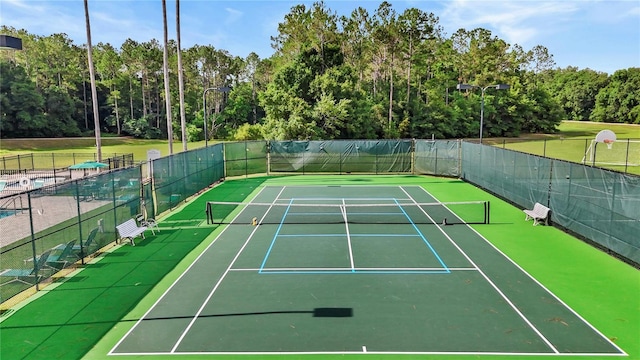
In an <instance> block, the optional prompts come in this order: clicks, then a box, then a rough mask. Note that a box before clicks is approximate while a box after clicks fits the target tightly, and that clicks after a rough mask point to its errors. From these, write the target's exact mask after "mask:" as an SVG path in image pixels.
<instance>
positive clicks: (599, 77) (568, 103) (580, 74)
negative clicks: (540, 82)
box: [544, 67, 609, 120]
mask: <svg viewBox="0 0 640 360" xmlns="http://www.w3.org/2000/svg"><path fill="white" fill-rule="evenodd" d="M544 75H546V76H545V83H544V87H545V88H546V89H548V91H549V92H550V93H551V94H553V95H552V96H553V98H554V99H555V100H556V101H557V102H558V104H560V106H561V107H562V110H563V111H564V113H565V114H566V117H567V118H569V119H571V120H588V119H589V116H590V114H591V112H592V111H593V110H594V108H595V105H596V95H598V92H600V90H601V89H602V88H604V87H605V86H606V85H607V83H608V82H609V77H608V76H607V74H605V73H601V72H596V71H593V70H590V69H584V70H578V68H576V67H568V68H566V69H558V70H553V71H548V72H547V73H546V74H544Z"/></svg>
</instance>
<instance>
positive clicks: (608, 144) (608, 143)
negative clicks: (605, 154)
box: [602, 139, 615, 150]
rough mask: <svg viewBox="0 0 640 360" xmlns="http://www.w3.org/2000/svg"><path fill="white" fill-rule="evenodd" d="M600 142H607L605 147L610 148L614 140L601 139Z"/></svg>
mask: <svg viewBox="0 0 640 360" xmlns="http://www.w3.org/2000/svg"><path fill="white" fill-rule="evenodd" d="M602 142H603V143H605V144H607V149H609V150H611V149H613V143H614V142H615V140H612V139H604V140H602Z"/></svg>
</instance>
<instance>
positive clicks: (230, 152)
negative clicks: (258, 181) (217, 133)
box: [224, 141, 267, 177]
mask: <svg viewBox="0 0 640 360" xmlns="http://www.w3.org/2000/svg"><path fill="white" fill-rule="evenodd" d="M224 160H225V168H226V174H225V176H227V177H233V176H242V175H244V176H247V175H249V174H264V173H266V172H267V142H266V141H241V142H229V143H224Z"/></svg>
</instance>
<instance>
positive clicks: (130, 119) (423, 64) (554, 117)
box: [0, 1, 640, 141]
mask: <svg viewBox="0 0 640 360" xmlns="http://www.w3.org/2000/svg"><path fill="white" fill-rule="evenodd" d="M211 6H216V5H215V3H212V4H211ZM1 32H2V33H5V34H8V35H12V36H16V37H19V38H21V39H22V42H23V50H22V51H9V52H8V51H3V52H2V53H0V106H1V108H0V116H1V118H0V126H1V128H0V131H1V133H2V137H5V138H14V137H62V136H81V135H91V134H92V133H93V131H94V130H93V121H91V120H90V119H92V117H93V111H94V109H93V108H92V106H91V100H92V99H91V92H90V91H89V70H88V65H87V64H88V63H87V51H86V50H87V49H86V45H77V44H74V43H73V41H72V40H70V39H69V37H68V36H67V35H66V34H53V35H48V36H41V35H34V34H30V33H29V32H28V31H27V30H24V29H19V30H18V29H14V28H11V27H6V26H2V27H1ZM271 41H272V46H273V49H274V54H273V55H272V56H271V57H269V58H267V59H260V57H259V56H258V55H256V54H255V53H251V54H250V55H249V56H247V57H246V58H241V57H238V56H234V55H232V54H230V53H229V52H228V51H226V50H224V49H216V48H215V47H213V46H211V45H194V46H192V47H190V48H187V49H182V51H181V57H182V61H181V62H182V65H183V75H184V104H185V105H184V111H185V114H186V120H187V126H186V128H185V131H186V135H187V139H188V140H189V141H196V140H202V139H203V138H204V136H205V134H204V131H203V130H204V127H205V126H204V120H205V119H206V121H207V124H206V125H207V126H206V128H207V129H208V132H207V137H208V138H209V139H213V138H217V139H236V140H244V139H263V138H265V139H280V140H282V139H345V138H362V139H373V138H430V137H432V136H435V137H436V138H463V137H477V136H478V134H479V131H480V124H479V116H480V115H479V114H480V107H481V100H482V99H481V97H483V98H484V127H483V136H485V137H511V136H519V135H521V134H525V133H536V132H553V131H554V129H555V126H556V125H557V124H559V123H560V121H562V120H564V119H572V120H590V121H598V122H617V123H632V124H640V92H638V91H637V89H638V88H640V68H628V69H621V70H618V71H616V72H615V73H614V74H612V75H608V74H606V73H602V72H597V71H594V70H590V69H582V70H580V69H577V68H575V67H567V68H564V69H560V68H556V66H555V62H554V60H553V55H552V54H550V53H549V52H548V50H547V49H546V48H545V47H544V46H541V45H538V46H535V47H533V48H532V49H523V48H522V47H521V46H519V45H518V44H513V45H511V44H508V43H506V42H505V41H504V40H503V39H500V38H499V37H497V36H494V35H493V34H492V33H491V32H490V31H489V30H486V29H483V28H477V29H473V30H466V29H460V30H458V31H456V32H455V33H453V34H451V35H446V34H445V33H444V31H443V29H442V26H441V25H440V24H439V19H438V17H437V16H436V15H435V14H433V13H428V12H424V11H422V10H420V9H416V8H409V9H406V10H404V11H403V12H401V13H398V12H396V11H395V10H394V8H393V6H392V5H391V4H390V3H388V2H386V1H385V2H382V3H381V4H380V6H379V7H378V8H377V10H376V11H375V12H373V13H369V12H368V11H367V10H365V9H364V8H361V7H359V8H357V9H354V10H353V12H352V13H351V14H350V15H348V16H339V15H338V14H337V13H336V12H334V11H332V10H331V9H330V8H328V7H327V5H326V4H325V3H324V2H316V3H314V4H313V5H311V6H305V5H296V6H293V7H292V8H291V10H290V12H289V13H288V14H287V15H286V16H285V17H284V19H283V20H282V22H281V23H280V24H279V26H278V34H277V35H276V36H274V37H272V38H271ZM92 48H93V60H94V64H95V69H96V78H97V86H98V92H97V100H98V104H99V106H98V109H97V111H98V112H99V119H100V127H101V129H100V130H101V132H102V133H105V132H106V133H112V134H118V135H130V136H134V137H139V138H147V139H152V138H166V137H167V132H168V131H167V123H166V122H167V110H166V106H165V92H164V78H163V51H164V47H163V45H162V44H161V43H160V42H159V41H158V40H156V39H151V40H149V41H147V42H138V41H134V40H132V39H127V40H126V41H125V42H124V43H123V44H121V45H120V46H119V47H114V46H113V45H112V44H109V43H106V44H105V43H98V44H97V45H94V46H93V47H92ZM167 49H168V53H169V63H168V66H169V69H170V70H169V85H170V86H169V88H170V97H171V102H170V103H171V104H172V106H171V108H170V111H171V115H172V116H171V118H172V119H179V118H180V111H181V109H180V105H179V104H180V102H179V101H177V99H178V97H179V93H178V73H177V72H178V70H177V69H178V66H177V63H178V60H177V59H178V56H177V45H176V43H175V41H169V43H168V46H167ZM458 84H470V85H473V86H474V87H473V88H471V89H467V90H457V89H456V88H457V85H458ZM494 84H508V85H509V86H510V89H509V90H508V91H501V90H496V89H494V88H492V87H490V85H494ZM483 88H484V90H486V91H484V90H483ZM205 89H209V90H208V91H205ZM483 94H484V96H483ZM204 98H206V104H207V108H206V109H204V108H203V105H204V104H203V103H204V101H203V100H205V99H204ZM172 122H173V124H172V129H173V136H174V138H175V139H179V138H181V136H182V134H181V131H182V130H181V127H180V123H179V121H177V122H176V121H172Z"/></svg>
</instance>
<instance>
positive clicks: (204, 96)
mask: <svg viewBox="0 0 640 360" xmlns="http://www.w3.org/2000/svg"><path fill="white" fill-rule="evenodd" d="M209 90H213V91H219V92H221V93H227V92H229V91H231V88H230V87H227V86H223V87H210V88H206V89H204V92H203V93H202V119H203V120H204V147H207V146H208V145H207V92H208V91H209Z"/></svg>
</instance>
